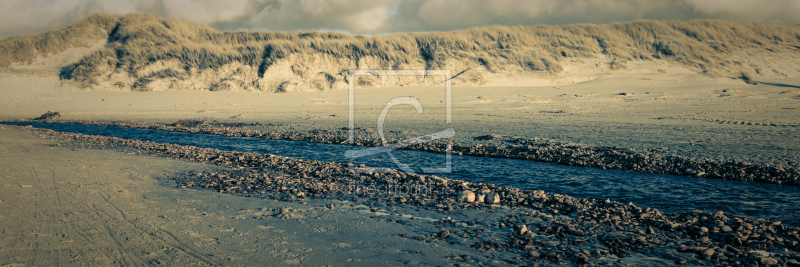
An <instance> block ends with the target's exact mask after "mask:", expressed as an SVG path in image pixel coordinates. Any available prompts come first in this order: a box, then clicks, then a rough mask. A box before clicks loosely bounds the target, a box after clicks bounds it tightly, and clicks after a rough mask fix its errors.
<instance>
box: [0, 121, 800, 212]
mask: <svg viewBox="0 0 800 267" xmlns="http://www.w3.org/2000/svg"><path fill="white" fill-rule="evenodd" d="M4 124H9V125H32V126H34V127H38V128H45V129H52V130H56V131H63V132H73V133H82V134H90V135H102V136H111V137H119V138H127V139H136V140H143V141H153V142H157V143H172V144H178V145H192V146H197V147H206V148H216V149H222V150H232V151H240V152H255V153H268V154H274V155H281V156H287V157H295V158H302V159H311V160H322V161H334V162H353V163H356V164H366V165H368V166H370V167H388V168H396V166H394V163H393V162H392V161H391V159H390V158H389V156H388V155H387V154H386V153H380V154H376V155H372V156H368V157H362V158H355V159H349V158H347V157H345V156H344V155H345V151H347V150H352V149H363V148H360V147H354V146H345V145H329V144H317V143H308V142H302V141H278V140H264V139H258V138H249V137H223V136H216V135H204V134H192V133H176V132H165V131H156V130H142V129H132V128H119V127H109V126H97V125H80V124H68V123H65V124H60V123H40V122H20V123H4ZM392 154H393V155H394V156H395V157H396V158H397V159H398V160H399V161H400V162H402V163H405V164H408V165H409V166H411V167H412V168H413V169H414V170H416V171H417V172H418V173H421V171H419V170H420V169H421V168H423V167H443V166H444V163H445V155H443V154H435V153H428V152H419V151H406V150H398V151H393V152H392ZM452 164H453V165H452V170H453V172H451V173H441V174H436V175H438V176H442V177H448V178H452V179H460V180H465V181H470V182H484V183H494V184H497V185H508V186H514V187H517V188H520V189H537V190H544V191H547V192H551V193H556V194H565V195H570V196H574V197H586V198H597V199H605V198H609V199H611V200H616V201H620V202H623V203H627V202H633V203H634V204H636V205H637V206H642V207H653V208H657V209H659V210H662V211H666V212H670V211H678V210H694V209H699V210H704V211H708V212H716V211H719V210H721V211H724V212H725V214H726V215H729V216H744V217H751V218H765V219H770V220H782V221H784V223H788V224H795V223H796V222H798V221H800V220H798V219H800V197H798V194H796V193H795V192H796V191H797V187H794V186H780V185H773V184H763V183H751V182H739V181H725V180H716V179H698V178H693V177H685V176H673V175H663V174H641V173H632V172H627V171H618V170H602V169H595V168H583V167H571V166H562V165H555V164H551V163H541V162H533V161H525V160H517V159H500V158H482V157H470V156H457V155H453V156H452Z"/></svg>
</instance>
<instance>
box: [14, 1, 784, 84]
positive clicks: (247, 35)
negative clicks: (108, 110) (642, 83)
mask: <svg viewBox="0 0 800 267" xmlns="http://www.w3.org/2000/svg"><path fill="white" fill-rule="evenodd" d="M102 38H106V39H107V40H108V43H107V44H106V46H105V47H104V48H102V49H100V50H98V51H95V52H94V53H93V54H90V55H88V56H86V57H84V58H83V59H81V61H80V63H78V64H77V65H76V66H75V67H74V68H73V69H72V70H71V72H69V73H68V74H67V76H66V78H69V79H72V80H75V81H78V82H82V83H83V84H85V85H86V86H91V85H93V84H97V83H98V82H100V81H101V80H102V79H103V77H106V76H108V73H109V72H111V71H113V72H119V73H127V75H130V76H131V77H133V78H135V79H138V80H137V82H136V83H134V84H132V85H131V86H132V87H136V86H142V85H143V84H144V85H146V84H147V83H148V82H149V81H150V80H152V79H160V78H175V79H189V78H190V77H191V73H192V72H197V71H203V70H208V69H217V68H220V67H222V66H225V65H227V64H230V63H238V64H242V65H245V66H250V67H252V68H253V69H257V74H256V75H258V76H259V77H262V76H263V75H264V73H265V72H267V71H268V70H269V68H270V67H271V66H273V65H274V64H276V62H279V61H281V60H283V59H286V58H288V57H289V56H291V55H293V54H304V55H319V56H327V57H330V58H334V59H337V60H338V62H345V63H346V64H344V63H343V65H342V66H341V70H342V71H344V70H346V69H349V68H354V67H355V68H360V67H362V66H359V64H360V63H359V62H361V59H364V58H371V59H377V60H378V62H379V65H380V67H381V68H384V69H397V68H399V66H401V65H403V64H406V65H407V64H413V63H417V62H421V63H423V64H424V66H425V68H428V69H438V68H447V67H449V66H450V65H452V64H453V62H461V63H463V64H465V65H483V66H484V67H485V68H486V69H487V70H488V71H490V72H502V71H504V70H505V69H508V68H510V67H515V68H518V69H521V70H523V71H526V72H531V73H536V74H540V75H554V74H558V73H560V72H562V71H563V66H562V62H563V61H564V60H565V59H569V58H591V57H596V56H597V55H604V56H606V57H608V58H611V59H613V63H612V64H611V66H610V67H611V68H612V69H625V68H626V63H627V62H628V61H631V60H634V59H638V60H667V61H671V62H675V63H678V64H681V65H684V66H686V67H689V68H693V69H697V70H701V71H702V70H721V71H722V72H726V73H733V74H738V72H739V71H740V69H741V67H740V66H736V65H741V63H737V62H732V61H731V60H730V59H729V54H730V53H732V52H733V51H737V50H741V49H748V48H759V47H773V49H777V50H778V51H781V49H784V48H783V47H791V46H795V47H800V26H797V25H781V24H769V23H761V22H729V21H721V20H691V21H650V20H636V21H631V22H620V23H611V24H604V25H595V24H572V25H557V26H554V25H535V26H487V27H478V28H471V29H466V30H460V31H452V32H429V33H397V34H390V35H377V36H372V37H365V36H360V35H349V34H343V33H323V32H253V31H235V32H218V31H216V30H214V29H212V28H209V27H207V26H204V25H200V24H195V23H191V22H188V21H185V20H180V19H164V18H159V17H156V16H152V15H147V14H129V15H124V16H117V15H101V14H97V15H92V16H90V17H88V18H86V19H84V20H82V21H79V22H77V23H75V24H72V25H70V26H67V27H65V28H63V29H60V30H54V31H48V32H44V33H41V34H34V35H24V36H17V37H11V38H7V39H5V40H1V41H0V49H2V50H0V51H2V53H0V67H8V66H10V65H11V64H12V63H15V62H21V63H24V62H30V61H32V60H34V59H35V58H36V57H39V56H43V55H47V54H54V53H58V52H60V51H64V50H66V49H69V48H71V47H77V46H82V45H86V44H88V43H91V41H92V40H100V39H102ZM170 60H173V61H178V62H180V64H181V65H182V68H180V69H175V70H172V71H167V72H164V71H161V72H158V73H156V74H153V73H149V74H148V73H139V71H140V70H142V69H143V68H146V67H147V66H148V65H150V64H152V63H154V62H159V61H170ZM296 64H300V65H302V64H304V63H303V62H297V63H296ZM734 69H735V70H734ZM325 75H328V76H337V75H339V73H326V74H325Z"/></svg>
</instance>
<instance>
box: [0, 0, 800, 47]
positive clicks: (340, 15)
mask: <svg viewBox="0 0 800 267" xmlns="http://www.w3.org/2000/svg"><path fill="white" fill-rule="evenodd" d="M95 12H103V13H117V14H124V13H132V12H143V13H150V14H155V15H158V16H162V17H173V18H182V19H186V20H190V21H194V22H197V23H203V24H206V25H209V26H211V27H214V28H216V29H219V30H241V29H247V30H281V31H285V30H318V31H341V32H349V33H359V34H367V35H369V34H381V33H392V32H398V31H400V32H419V31H446V30H455V29H464V28H469V27H474V26H482V25H492V24H505V25H534V24H540V23H545V24H567V23H608V22H614V21H627V20H632V19H677V20H686V19H693V18H713V19H726V20H737V21H749V20H754V21H765V22H773V23H791V24H795V23H800V16H798V15H797V14H800V0H491V1H480V0H364V1H360V0H327V1H323V0H0V38H5V37H8V36H13V35H19V34H25V33H36V32H41V31H44V30H49V29H56V28H60V27H63V26H65V25H67V24H69V23H72V22H75V21H77V20H79V19H81V18H84V17H86V16H87V15H89V14H91V13H95Z"/></svg>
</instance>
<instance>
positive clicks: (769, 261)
mask: <svg viewBox="0 0 800 267" xmlns="http://www.w3.org/2000/svg"><path fill="white" fill-rule="evenodd" d="M761 264H764V265H775V264H778V260H776V259H774V258H768V257H764V258H761Z"/></svg>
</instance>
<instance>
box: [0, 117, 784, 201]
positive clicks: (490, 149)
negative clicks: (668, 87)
mask: <svg viewBox="0 0 800 267" xmlns="http://www.w3.org/2000/svg"><path fill="white" fill-rule="evenodd" d="M12 122H46V123H75V124H86V125H102V126H112V127H127V128H137V129H150V130H160V131H169V132H188V133H195V134H211V135H219V136H227V137H254V138H262V139H268V140H286V141H305V142H310V143H323V144H343V145H347V144H348V142H347V140H348V139H347V136H346V133H344V132H340V133H338V134H337V133H335V132H331V131H313V130H312V131H309V132H290V131H260V130H252V129H246V128H244V127H246V126H252V125H256V124H245V123H216V125H215V123H213V122H208V121H198V120H179V121H177V122H175V123H172V124H166V123H157V122H141V121H138V122H137V121H104V120H46V121H35V120H13V121H12ZM258 125H260V124H258ZM481 138H484V139H485V140H491V139H493V138H494V137H492V136H490V135H487V136H480V137H476V138H475V140H481ZM397 141H399V140H396V139H392V138H387V142H389V143H393V142H397ZM379 144H380V140H379V139H377V140H376V139H367V138H360V137H358V135H356V138H355V140H354V145H357V146H370V147H375V146H378V145H379ZM447 144H448V143H444V142H436V141H434V142H427V143H422V144H415V145H410V146H408V147H405V148H400V149H403V150H416V151H425V152H433V153H440V154H444V153H446V150H447ZM452 152H453V153H454V154H457V155H467V156H476V157H494V158H510V159H522V160H531V161H539V162H548V163H555V164H559V165H567V166H577V167H593V168H601V169H616V170H623V171H632V172H637V173H655V174H670V175H680V176H691V177H696V178H711V179H723V180H737V181H748V182H763V183H771V184H778V185H792V186H796V185H800V180H798V178H799V177H800V169H797V168H793V167H788V166H781V165H778V166H771V165H770V164H758V163H747V162H738V161H719V160H714V159H704V158H687V157H681V156H665V155H660V154H656V153H650V152H641V151H636V150H634V149H630V148H621V147H591V146H584V145H575V144H565V143H561V142H555V141H552V140H547V139H538V138H534V139H531V138H518V139H516V140H515V141H514V142H513V143H512V144H506V145H505V146H499V145H492V144H489V145H481V144H480V143H478V144H464V143H454V144H452Z"/></svg>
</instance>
